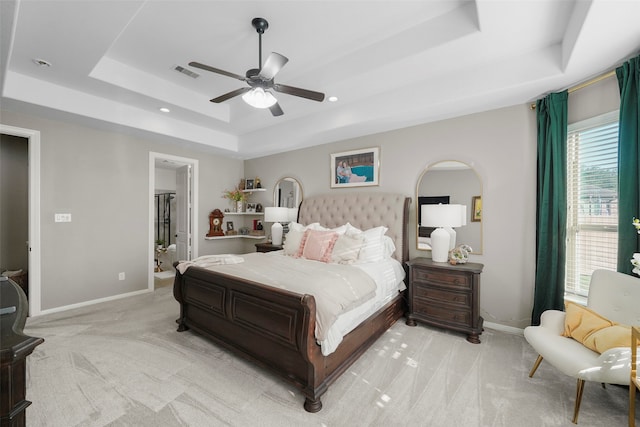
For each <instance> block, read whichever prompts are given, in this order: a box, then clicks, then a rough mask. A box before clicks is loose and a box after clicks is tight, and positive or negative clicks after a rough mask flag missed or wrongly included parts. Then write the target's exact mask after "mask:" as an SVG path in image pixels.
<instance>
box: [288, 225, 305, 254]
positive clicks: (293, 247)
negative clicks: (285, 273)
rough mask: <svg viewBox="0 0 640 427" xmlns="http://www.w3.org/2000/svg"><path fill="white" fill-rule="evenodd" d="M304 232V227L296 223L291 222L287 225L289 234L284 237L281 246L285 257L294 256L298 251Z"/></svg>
mask: <svg viewBox="0 0 640 427" xmlns="http://www.w3.org/2000/svg"><path fill="white" fill-rule="evenodd" d="M306 230H307V227H306V226H304V225H302V224H298V223H297V222H292V223H290V224H289V232H288V233H287V234H286V236H285V239H284V246H283V249H284V254H285V255H290V256H296V254H297V253H298V250H299V249H300V243H301V242H302V236H303V235H304V232H305V231H306Z"/></svg>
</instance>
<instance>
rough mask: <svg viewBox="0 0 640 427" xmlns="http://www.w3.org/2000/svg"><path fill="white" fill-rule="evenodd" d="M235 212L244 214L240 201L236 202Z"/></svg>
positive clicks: (242, 204)
mask: <svg viewBox="0 0 640 427" xmlns="http://www.w3.org/2000/svg"><path fill="white" fill-rule="evenodd" d="M236 212H244V203H242V200H238V201H237V202H236Z"/></svg>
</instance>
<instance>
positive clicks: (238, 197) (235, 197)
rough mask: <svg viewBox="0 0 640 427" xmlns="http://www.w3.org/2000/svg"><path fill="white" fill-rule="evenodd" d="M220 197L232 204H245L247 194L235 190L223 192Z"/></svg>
mask: <svg viewBox="0 0 640 427" xmlns="http://www.w3.org/2000/svg"><path fill="white" fill-rule="evenodd" d="M222 197H224V198H225V199H229V200H231V201H234V202H245V201H246V200H247V193H244V192H242V190H239V189H237V188H236V189H234V190H224V192H223V193H222Z"/></svg>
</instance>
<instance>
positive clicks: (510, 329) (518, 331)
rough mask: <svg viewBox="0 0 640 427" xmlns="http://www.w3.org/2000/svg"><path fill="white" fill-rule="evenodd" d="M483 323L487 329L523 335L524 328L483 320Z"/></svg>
mask: <svg viewBox="0 0 640 427" xmlns="http://www.w3.org/2000/svg"><path fill="white" fill-rule="evenodd" d="M483 325H484V326H485V327H486V328H489V329H495V330H496V331H501V332H508V333H510V334H516V335H524V329H520V328H514V327H513V326H506V325H501V324H499V323H492V322H484V323H483Z"/></svg>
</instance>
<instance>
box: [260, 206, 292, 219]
mask: <svg viewBox="0 0 640 427" xmlns="http://www.w3.org/2000/svg"><path fill="white" fill-rule="evenodd" d="M264 220H265V222H288V221H289V208H280V207H268V208H265V209H264Z"/></svg>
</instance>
